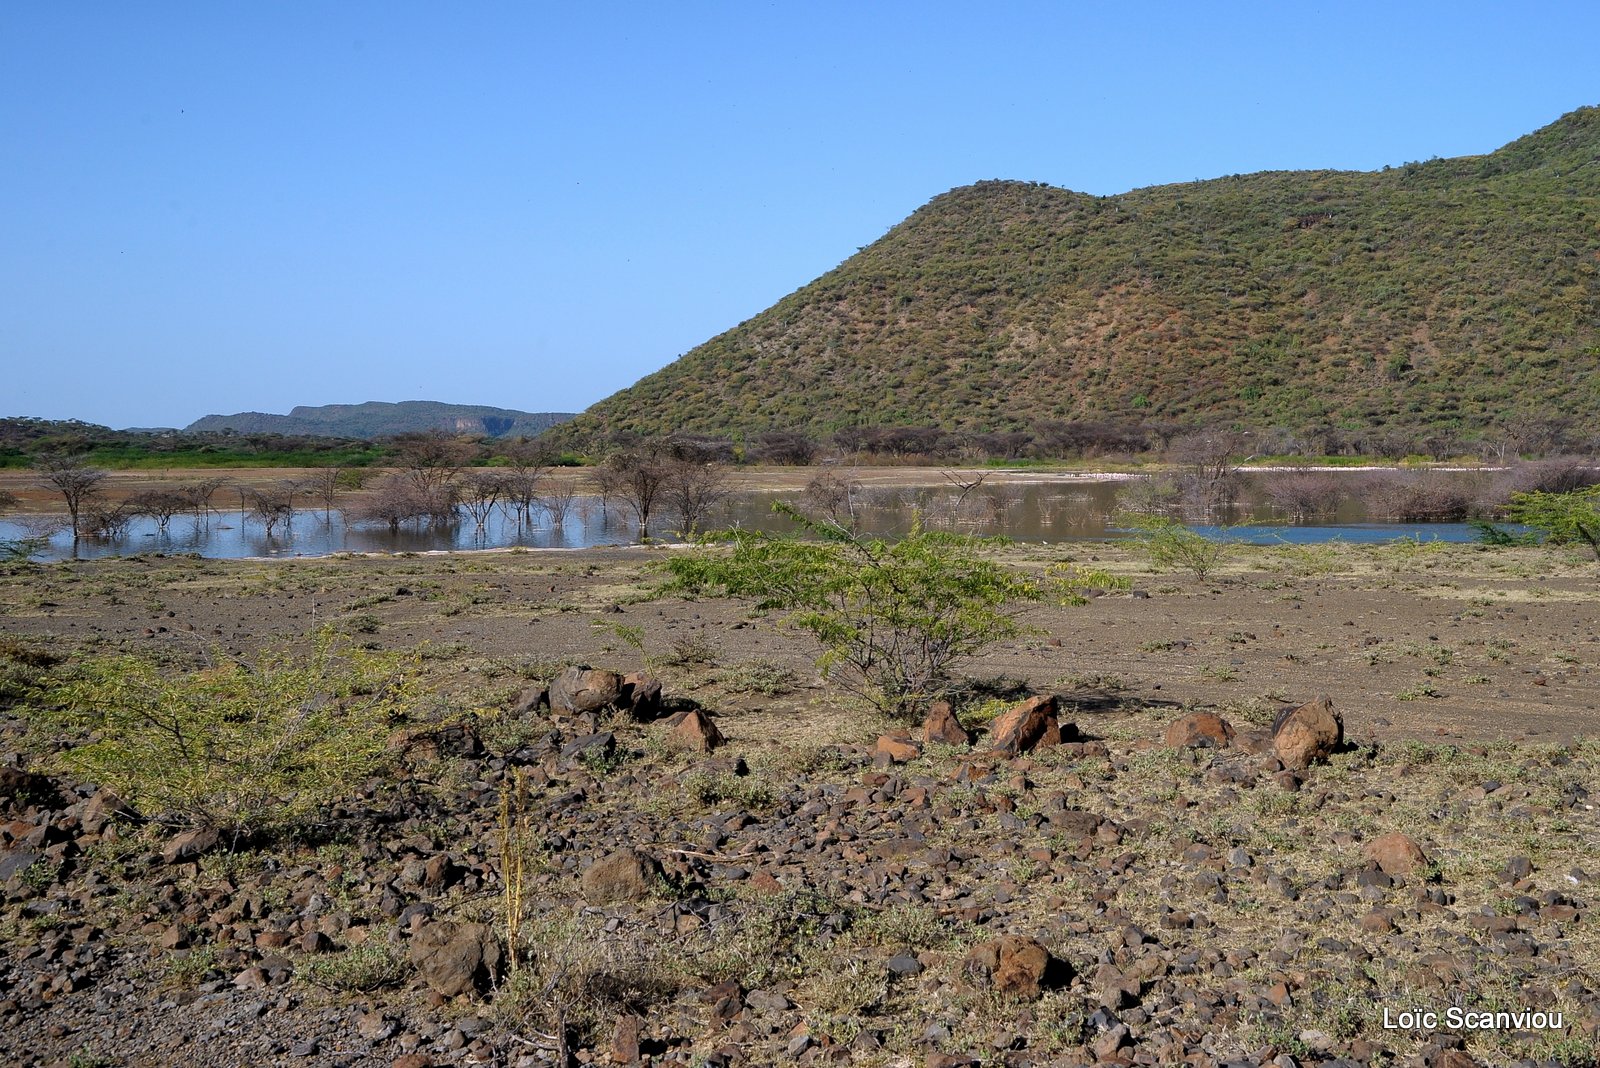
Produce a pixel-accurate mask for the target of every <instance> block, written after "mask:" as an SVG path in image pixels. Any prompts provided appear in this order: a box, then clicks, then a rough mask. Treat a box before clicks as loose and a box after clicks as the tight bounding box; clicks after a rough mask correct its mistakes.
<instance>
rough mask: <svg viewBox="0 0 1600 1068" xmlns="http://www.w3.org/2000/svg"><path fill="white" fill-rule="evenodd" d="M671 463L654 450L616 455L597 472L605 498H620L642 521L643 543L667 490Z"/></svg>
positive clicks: (597, 479) (640, 531) (640, 523)
mask: <svg viewBox="0 0 1600 1068" xmlns="http://www.w3.org/2000/svg"><path fill="white" fill-rule="evenodd" d="M671 470H672V468H671V461H669V460H666V459H664V458H662V457H661V456H660V455H658V454H657V453H656V451H655V450H653V449H635V450H631V451H628V452H618V453H613V454H612V455H611V456H610V458H608V459H607V460H606V462H605V463H604V464H602V465H601V466H600V468H599V469H598V470H597V471H596V472H595V482H596V484H597V485H598V486H599V487H600V493H601V495H602V497H604V498H606V499H608V500H609V499H610V498H612V497H618V498H620V499H621V500H622V501H623V503H625V504H626V505H627V506H628V507H629V508H631V509H632V510H633V514H634V517H635V518H636V519H637V520H638V521H639V540H640V541H644V540H646V539H647V538H649V537H650V513H651V512H653V511H655V507H656V502H657V501H658V500H659V499H660V497H661V494H662V490H663V489H664V488H665V487H666V484H667V481H668V477H669V475H670V473H671Z"/></svg>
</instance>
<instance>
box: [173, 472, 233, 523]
mask: <svg viewBox="0 0 1600 1068" xmlns="http://www.w3.org/2000/svg"><path fill="white" fill-rule="evenodd" d="M227 484H228V479H227V477H226V476H223V475H212V476H211V477H210V478H202V479H201V480H200V481H198V482H191V483H189V484H188V485H187V486H185V487H184V488H183V493H184V496H186V497H187V498H188V499H189V508H190V509H191V510H192V511H193V512H194V525H195V526H196V527H198V526H200V524H201V523H202V522H203V523H205V524H206V525H207V526H210V523H211V498H212V497H214V496H215V495H216V492H217V491H218V490H219V489H221V488H222V487H223V486H226V485H227Z"/></svg>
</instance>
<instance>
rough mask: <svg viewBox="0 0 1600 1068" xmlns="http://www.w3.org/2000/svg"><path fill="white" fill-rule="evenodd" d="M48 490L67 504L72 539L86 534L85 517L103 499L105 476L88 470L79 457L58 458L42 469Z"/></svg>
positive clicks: (98, 470)
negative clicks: (101, 497)
mask: <svg viewBox="0 0 1600 1068" xmlns="http://www.w3.org/2000/svg"><path fill="white" fill-rule="evenodd" d="M40 471H41V472H42V473H43V476H44V484H45V486H46V487H47V488H51V489H54V490H55V491H56V492H57V493H59V494H61V498H62V500H64V501H65V502H66V504H67V515H68V516H69V517H70V518H71V520H72V536H73V537H74V538H78V537H81V536H82V534H83V526H82V513H83V511H84V509H85V508H86V507H88V506H89V505H91V504H93V503H95V502H96V501H97V500H98V498H99V497H100V492H101V485H102V484H103V483H104V482H105V480H106V478H107V474H106V472H104V471H102V470H100V469H99V468H97V467H85V466H84V463H83V461H82V459H80V458H78V457H75V456H73V457H57V458H55V459H51V460H46V461H45V462H44V463H43V464H42V465H41V467H40Z"/></svg>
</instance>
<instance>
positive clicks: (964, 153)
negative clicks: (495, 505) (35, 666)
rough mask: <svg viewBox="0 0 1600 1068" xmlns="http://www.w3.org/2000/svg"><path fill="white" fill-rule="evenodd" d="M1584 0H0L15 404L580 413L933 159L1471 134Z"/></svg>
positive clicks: (1548, 61) (1316, 154) (1084, 156)
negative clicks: (426, 405)
mask: <svg viewBox="0 0 1600 1068" xmlns="http://www.w3.org/2000/svg"><path fill="white" fill-rule="evenodd" d="M1597 41H1600V4H1597V3H1595V2H1594V0H1578V2H1571V3H1546V4H1540V3H1526V2H1524V3H1518V4H1512V3H1472V2H1454V3H1426V4H1424V3H1406V2H1403V0H1401V2H1394V0H1390V2H1386V3H1370V4H1368V3H1338V4H1335V3H1323V4H1321V5H1311V4H1300V3H1291V2H1279V3H1216V2H1205V3H1200V2H1192V3H1191V2H1185V3H1130V2H1123V3H1115V4H1113V3H1100V4H1086V3H1085V4H1076V3H1064V2H1063V3H1004V2H992V3H972V2H969V3H938V2H919V3H889V2H871V0H854V2H843V3H829V2H818V0H807V2H798V0H797V2H793V3H782V4H769V3H754V2H745V3H722V4H713V3H678V2H672V3H667V2H662V0H654V2H650V3H638V4H606V3H600V2H588V0H585V2H567V3H561V4H554V3H538V2H533V0H524V2H517V3H503V4H501V3H470V2H469V3H463V4H450V5H446V4H440V3H406V2H396V0H384V2H381V3H379V2H374V3H363V2H357V0H342V2H329V3H318V4H312V3H295V2H287V3H255V4H234V3H226V4H223V3H195V2H190V3H184V4H168V3H160V2H156V0H150V2H141V3H135V4H126V3H113V2H110V0H103V2H99V3H92V2H91V3H57V2H52V0H8V2H6V3H5V4H3V5H0V205H3V207H0V366H3V367H4V373H3V375H0V415H38V416H47V417H51V418H80V419H87V420H90V421H92V422H100V423H107V424H110V425H113V426H130V425H137V426H152V425H177V426H181V425H184V424H186V423H188V422H189V421H191V420H193V419H195V418H198V417H199V416H201V415H204V414H206V413H209V412H234V411H241V410H257V411H278V412H283V411H287V410H288V409H289V408H290V407H291V406H293V405H295V404H325V403H333V402H356V401H363V400H408V399H428V400H445V401H455V402H459V403H479V404H496V405H501V406H505V407H511V408H522V409H528V410H535V411H549V410H579V409H582V408H584V407H586V406H587V405H589V404H590V403H592V402H594V401H596V400H598V399H600V398H601V397H604V396H606V395H607V394H610V393H612V392H614V391H616V390H618V389H621V388H623V387H625V386H627V385H629V384H630V383H632V382H633V381H635V380H636V379H638V378H639V377H641V376H643V375H645V374H648V373H649V372H651V371H653V370H656V369H658V368H660V367H662V366H664V365H666V364H667V363H669V362H671V361H672V360H673V359H675V358H676V357H677V356H679V355H680V354H682V353H683V352H685V351H687V350H688V349H690V348H692V347H694V346H695V345H696V344H698V343H700V342H701V341H704V340H706V339H707V338H709V337H711V336H713V335H715V334H717V333H719V332H721V331H722V330H725V329H727V328H728V327H731V326H733V325H735V324H737V323H738V322H740V321H741V320H743V319H746V318H749V317H750V316H751V315H753V314H755V313H757V312H759V311H760V310H762V309H763V308H765V307H767V306H768V305H770V304H772V303H773V302H774V301H776V300H777V299H779V298H780V297H782V296H783V295H784V294H786V293H788V292H790V291H792V290H794V289H796V288H798V287H799V286H801V285H804V284H805V283H806V282H808V281H810V280H811V279H813V278H815V277H816V276H818V275H819V274H822V273H823V272H825V271H827V270H829V269H831V268H832V267H834V266H835V265H837V264H838V263H839V262H840V261H842V260H844V259H845V258H847V257H848V256H850V255H851V254H852V253H854V252H855V250H856V249H857V247H858V246H861V245H866V244H868V243H870V242H872V241H873V240H875V239H876V238H878V237H879V236H881V235H882V234H883V232H884V231H885V230H886V229H888V228H889V227H890V226H892V225H894V224H895V223H896V222H898V221H899V220H900V219H902V218H904V217H905V216H906V215H908V214H910V213H911V212H912V211H913V210H915V209H916V208H917V207H918V206H919V205H921V204H923V203H924V202H926V201H927V200H928V199H930V198H931V197H933V196H936V195H937V194H939V193H941V192H943V191H945V190H946V189H949V188H951V187H953V186H957V185H962V184H965V183H968V182H973V181H978V180H980V179H985V178H1017V179H1025V180H1034V181H1044V182H1049V183H1051V184H1053V185H1059V186H1065V187H1067V188H1070V189H1075V190H1082V191H1086V192H1091V193H1116V192H1121V191H1123V190H1126V189H1130V188H1134V187H1138V186H1144V185H1152V184H1158V183H1163V182H1172V181H1188V180H1191V179H1195V178H1209V177H1215V176H1217V175H1223V174H1232V173H1242V172H1248V171H1254V170H1262V169H1281V168H1305V167H1341V168H1354V169H1375V168H1379V167H1381V166H1383V165H1384V164H1399V163H1404V162H1406V161H1408V160H1421V159H1428V158H1430V157H1432V156H1455V155H1466V154H1477V153H1483V152H1488V151H1492V150H1493V149H1495V148H1497V147H1499V146H1500V145H1502V144H1504V143H1506V142H1508V141H1511V140H1514V139H1515V138H1517V137H1519V136H1521V135H1522V134H1524V133H1528V132H1530V131H1532V130H1534V129H1536V128H1538V127H1540V126H1543V125H1545V124H1546V123H1549V122H1551V121H1553V120H1554V119H1556V118H1557V117H1559V116H1560V115H1562V114H1563V113H1565V112H1567V111H1571V110H1572V109H1574V108H1576V107H1579V106H1581V105H1585V104H1597V103H1600V60H1597V58H1596V42H1597Z"/></svg>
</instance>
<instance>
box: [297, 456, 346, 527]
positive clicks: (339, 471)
mask: <svg viewBox="0 0 1600 1068" xmlns="http://www.w3.org/2000/svg"><path fill="white" fill-rule="evenodd" d="M343 475H344V469H343V468H341V467H339V466H337V465H333V466H330V467H319V468H317V470H316V472H315V473H314V474H312V476H311V477H310V478H308V479H307V480H306V485H307V487H308V488H309V490H310V491H311V493H312V494H313V495H314V496H315V497H316V498H317V500H318V501H320V502H321V504H322V521H323V522H324V523H329V522H332V521H333V502H334V500H335V499H336V498H337V497H338V496H339V490H340V488H341V486H342V482H341V478H342V476H343Z"/></svg>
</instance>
